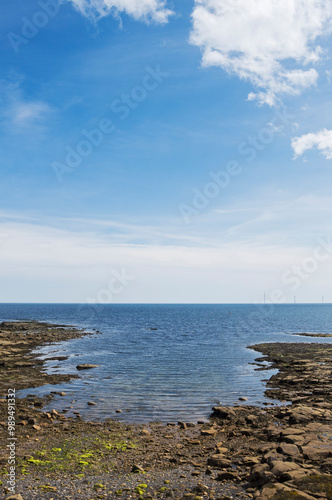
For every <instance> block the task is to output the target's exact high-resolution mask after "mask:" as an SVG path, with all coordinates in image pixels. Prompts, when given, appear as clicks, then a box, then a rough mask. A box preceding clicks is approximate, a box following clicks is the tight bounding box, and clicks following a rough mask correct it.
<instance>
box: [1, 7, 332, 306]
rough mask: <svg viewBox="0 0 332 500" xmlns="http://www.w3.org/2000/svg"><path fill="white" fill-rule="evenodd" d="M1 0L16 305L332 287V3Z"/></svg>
mask: <svg viewBox="0 0 332 500" xmlns="http://www.w3.org/2000/svg"><path fill="white" fill-rule="evenodd" d="M0 9H1V47H2V48H1V54H0V58H1V77H0V90H1V92H0V128H1V141H0V158H1V170H0V172H1V183H0V199H1V204H0V216H1V219H0V255H1V269H0V278H1V283H2V286H1V290H0V301H2V302H101V303H103V302H143V303H144V302H171V303H173V302H174V303H176V302H189V303H190V302H199V303H204V302H207V303H209V302H217V303H218V302H226V303H227V302H261V301H262V299H263V294H264V291H265V293H266V296H267V299H268V300H270V301H272V302H275V301H276V300H275V297H276V296H280V297H281V299H280V301H285V302H288V301H293V296H294V295H296V296H297V300H298V302H301V301H303V302H319V301H321V297H322V295H324V296H325V301H332V294H331V288H330V283H331V273H332V264H331V260H332V259H331V254H332V247H331V236H332V230H331V209H332V204H331V196H330V191H331V180H332V174H331V159H332V131H331V129H332V118H331V98H332V96H331V78H332V64H331V50H330V46H331V26H332V24H331V19H332V1H330V0H329V1H327V2H326V1H325V2H324V4H323V3H322V2H321V1H320V0H306V1H302V2H300V0H292V1H289V0H288V1H286V0H282V1H280V2H278V4H277V5H276V4H275V2H273V1H272V0H264V1H263V0H227V1H226V0H200V1H196V2H194V1H193V0H190V1H189V0H181V1H176V0H174V1H173V2H168V3H167V2H163V1H161V0H142V1H140V2H138V1H137V0H116V1H113V0H66V1H65V0H63V1H62V2H60V3H59V2H58V1H57V0H40V1H38V2H36V1H34V0H24V1H23V0H12V1H11V2H2V3H1V7H0ZM216 179H218V180H219V184H218V180H217V182H216ZM317 248H319V249H320V250H317ZM330 252H331V253H330ZM119 273H120V276H130V279H128V280H127V279H125V278H122V281H121V278H114V276H119ZM121 273H122V274H121ZM116 279H118V282H117V285H118V286H116V285H114V286H113V288H112V285H110V283H111V282H113V281H114V280H116ZM110 287H111V288H110ZM276 289H277V290H279V294H278V293H275V290H276ZM112 290H113V291H112ZM278 300H279V299H278ZM278 300H277V301H278Z"/></svg>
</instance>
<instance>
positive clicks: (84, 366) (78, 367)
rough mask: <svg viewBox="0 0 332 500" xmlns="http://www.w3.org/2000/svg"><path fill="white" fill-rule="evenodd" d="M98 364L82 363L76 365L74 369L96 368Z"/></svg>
mask: <svg viewBox="0 0 332 500" xmlns="http://www.w3.org/2000/svg"><path fill="white" fill-rule="evenodd" d="M98 366H100V365H89V364H87V363H85V364H83V365H77V366H76V369H77V370H90V369H91V368H98Z"/></svg>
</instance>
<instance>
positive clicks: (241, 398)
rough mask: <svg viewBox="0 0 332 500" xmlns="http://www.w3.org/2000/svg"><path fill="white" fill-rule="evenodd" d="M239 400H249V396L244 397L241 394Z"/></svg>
mask: <svg viewBox="0 0 332 500" xmlns="http://www.w3.org/2000/svg"><path fill="white" fill-rule="evenodd" d="M239 401H248V398H244V397H242V396H241V397H240V398H239Z"/></svg>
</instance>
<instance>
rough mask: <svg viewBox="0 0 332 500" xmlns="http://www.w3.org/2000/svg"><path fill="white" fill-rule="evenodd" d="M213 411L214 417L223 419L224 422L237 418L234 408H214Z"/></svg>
mask: <svg viewBox="0 0 332 500" xmlns="http://www.w3.org/2000/svg"><path fill="white" fill-rule="evenodd" d="M212 410H213V414H212V417H216V418H221V419H223V420H224V419H230V418H232V417H235V411H234V410H233V409H232V408H227V407H226V406H214V407H213V408H212Z"/></svg>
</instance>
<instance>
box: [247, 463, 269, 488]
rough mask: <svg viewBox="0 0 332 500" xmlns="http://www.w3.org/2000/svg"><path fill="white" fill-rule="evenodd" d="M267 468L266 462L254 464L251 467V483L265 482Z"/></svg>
mask: <svg viewBox="0 0 332 500" xmlns="http://www.w3.org/2000/svg"><path fill="white" fill-rule="evenodd" d="M268 470H269V466H268V465H267V464H259V465H254V466H253V468H252V469H251V473H250V477H249V481H250V482H251V483H261V484H265V483H266V479H265V478H266V473H267V471H268Z"/></svg>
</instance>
